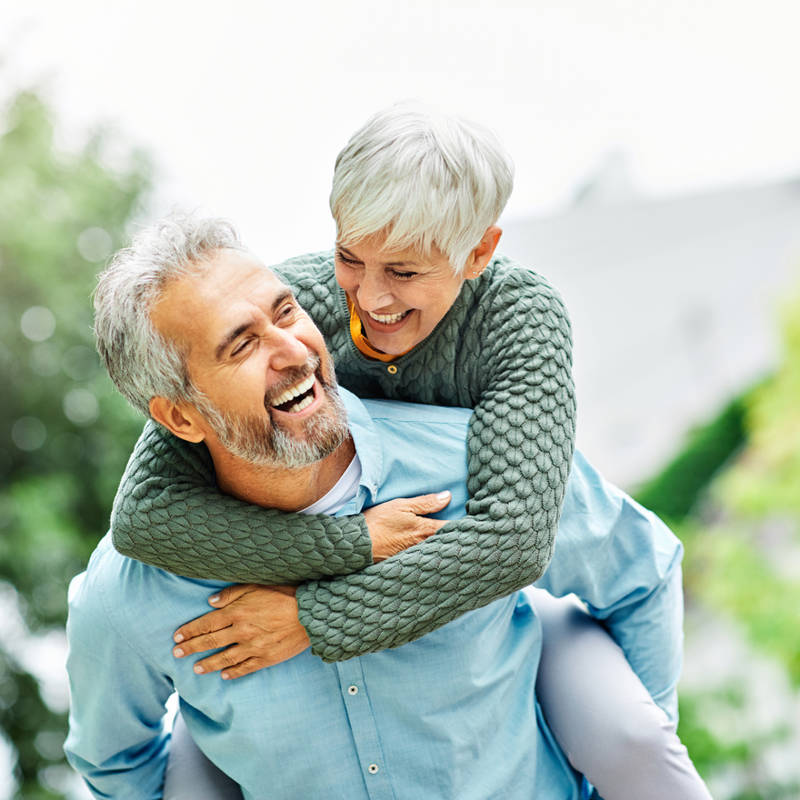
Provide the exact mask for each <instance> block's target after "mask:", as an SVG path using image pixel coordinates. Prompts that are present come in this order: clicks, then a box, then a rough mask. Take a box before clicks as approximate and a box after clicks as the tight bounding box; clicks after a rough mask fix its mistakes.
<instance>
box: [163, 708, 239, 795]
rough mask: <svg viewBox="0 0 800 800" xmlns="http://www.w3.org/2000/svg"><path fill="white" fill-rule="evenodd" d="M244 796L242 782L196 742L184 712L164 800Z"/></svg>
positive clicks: (172, 745)
mask: <svg viewBox="0 0 800 800" xmlns="http://www.w3.org/2000/svg"><path fill="white" fill-rule="evenodd" d="M199 798H202V800H242V792H241V790H240V789H239V784H238V783H235V782H234V781H232V780H231V779H230V778H229V777H228V776H227V775H226V774H225V773H224V772H220V770H219V769H217V767H215V766H214V765H213V764H212V763H211V762H210V761H209V760H208V759H207V758H206V757H205V756H204V755H203V753H201V752H200V748H199V747H198V746H197V745H196V744H195V742H194V739H192V735H191V734H190V733H189V729H188V728H187V727H186V723H185V722H184V721H183V717H182V716H181V715H180V713H179V714H178V715H177V716H176V717H175V725H174V726H173V728H172V739H171V741H170V744H169V760H168V761H167V774H166V777H165V778H164V800H199Z"/></svg>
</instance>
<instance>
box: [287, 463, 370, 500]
mask: <svg viewBox="0 0 800 800" xmlns="http://www.w3.org/2000/svg"><path fill="white" fill-rule="evenodd" d="M360 480H361V462H360V461H359V459H358V455H354V456H353V460H352V461H351V462H350V464H349V465H348V467H347V469H346V470H345V471H344V472H343V473H342V477H341V478H339V480H338V481H336V483H335V484H334V485H333V486H332V487H331V489H329V490H328V491H327V492H326V493H325V494H324V495H323V496H322V497H320V499H319V500H316V501H315V502H313V503H312V504H311V505H310V506H308V507H307V508H304V509H302V510H301V511H300V513H301V514H335V513H336V512H337V511H338V510H339V509H340V508H341V507H342V506H343V505H345V503H347V502H348V501H350V500H352V498H354V497H355V496H356V492H357V491H358V484H359V481H360Z"/></svg>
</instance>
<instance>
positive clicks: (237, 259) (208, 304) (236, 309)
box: [151, 250, 287, 343]
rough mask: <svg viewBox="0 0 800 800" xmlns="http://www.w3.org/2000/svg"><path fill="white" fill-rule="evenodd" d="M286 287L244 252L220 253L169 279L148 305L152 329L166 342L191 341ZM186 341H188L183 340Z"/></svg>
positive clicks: (262, 265)
mask: <svg viewBox="0 0 800 800" xmlns="http://www.w3.org/2000/svg"><path fill="white" fill-rule="evenodd" d="M286 288H287V287H286V285H285V284H284V283H283V282H282V281H281V280H280V279H279V278H278V276H277V275H275V273H274V272H272V270H270V269H269V268H268V267H266V266H265V265H264V264H263V263H261V262H260V261H258V260H257V259H256V258H255V257H253V256H252V255H250V254H249V253H243V252H239V251H235V250H224V251H220V252H219V253H217V254H216V255H215V256H214V257H213V258H212V259H210V260H209V261H208V262H207V263H206V264H204V265H203V266H202V267H201V268H200V269H198V270H197V271H193V272H191V273H189V274H186V275H182V276H181V277H179V278H176V279H174V280H172V281H170V282H169V283H168V284H167V285H166V286H165V287H164V291H163V292H162V293H161V297H160V298H159V299H158V301H157V302H156V304H155V306H154V307H153V310H152V313H151V317H152V319H153V322H154V324H155V326H156V327H157V328H158V329H159V331H160V332H161V333H162V335H165V336H166V337H167V338H178V339H187V337H188V338H189V340H190V341H192V340H193V341H195V342H196V341H197V337H198V335H200V336H202V337H203V338H205V335H206V334H212V331H214V330H215V329H216V328H218V327H219V326H225V325H226V324H228V322H229V321H230V319H231V317H235V316H237V315H241V314H243V313H246V309H247V308H248V307H251V308H253V307H255V306H263V305H264V304H265V303H267V304H268V303H270V302H271V300H272V299H273V298H274V297H276V296H278V295H279V294H281V293H282V292H285V291H286ZM187 343H188V342H187Z"/></svg>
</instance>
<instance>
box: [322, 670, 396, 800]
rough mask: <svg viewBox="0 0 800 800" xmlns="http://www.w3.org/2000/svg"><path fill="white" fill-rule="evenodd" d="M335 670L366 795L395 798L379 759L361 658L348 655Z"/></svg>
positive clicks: (380, 753) (375, 799)
mask: <svg viewBox="0 0 800 800" xmlns="http://www.w3.org/2000/svg"><path fill="white" fill-rule="evenodd" d="M336 671H337V672H338V673H339V686H340V687H341V692H342V695H343V696H344V704H345V708H346V710H347V718H348V720H349V722H350V730H351V732H352V734H353V742H354V744H355V747H356V754H357V758H358V761H359V762H360V765H361V769H362V770H363V775H364V780H365V781H366V789H367V793H368V795H369V798H370V800H395V797H396V796H395V792H394V790H393V788H392V784H391V781H390V780H389V773H388V772H387V771H386V769H385V764H384V762H383V749H382V747H381V743H380V737H379V735H378V728H377V725H376V720H375V717H374V715H373V711H372V704H371V703H370V700H369V692H368V691H367V686H366V684H365V682H364V673H363V671H362V668H361V659H360V658H352V659H349V660H347V661H342V662H339V663H337V665H336Z"/></svg>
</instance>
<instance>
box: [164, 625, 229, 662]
mask: <svg viewBox="0 0 800 800" xmlns="http://www.w3.org/2000/svg"><path fill="white" fill-rule="evenodd" d="M234 641H235V639H234V634H233V628H223V629H222V630H217V631H213V632H211V633H206V634H204V635H203V636H193V637H191V638H189V639H186V641H183V642H180V644H177V645H176V646H175V647H173V648H172V655H174V656H175V658H183V657H184V656H189V655H192V654H193V653H204V652H205V651H206V650H216V649H217V648H218V647H225V646H226V645H229V644H232V643H233V642H234Z"/></svg>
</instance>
